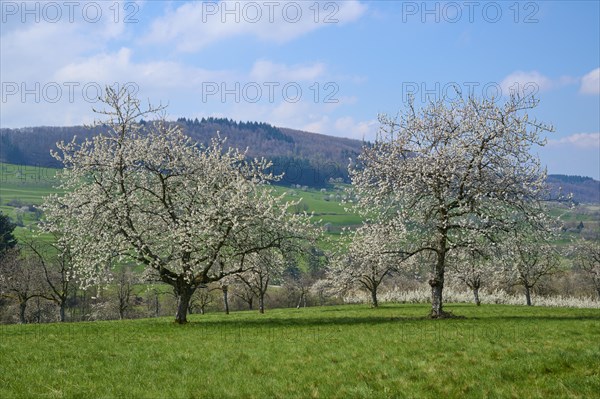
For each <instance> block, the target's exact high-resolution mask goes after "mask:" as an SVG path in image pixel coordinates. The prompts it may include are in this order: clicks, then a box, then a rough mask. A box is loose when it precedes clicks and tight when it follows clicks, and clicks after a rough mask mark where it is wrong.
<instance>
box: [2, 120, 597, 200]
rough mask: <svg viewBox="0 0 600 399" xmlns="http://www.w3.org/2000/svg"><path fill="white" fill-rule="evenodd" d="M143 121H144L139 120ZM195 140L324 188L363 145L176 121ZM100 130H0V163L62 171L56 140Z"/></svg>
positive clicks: (555, 181)
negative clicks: (215, 143)
mask: <svg viewBox="0 0 600 399" xmlns="http://www.w3.org/2000/svg"><path fill="white" fill-rule="evenodd" d="M143 123H145V122H143ZM173 123H177V124H179V125H180V126H181V127H182V128H183V130H184V131H185V133H186V134H188V135H190V136H191V137H192V138H193V139H194V140H196V141H198V142H201V143H207V142H208V141H209V140H210V139H211V138H212V137H214V136H215V135H216V134H217V131H218V132H220V134H221V136H222V137H227V140H228V145H230V146H232V147H237V148H240V149H248V156H250V157H265V158H267V159H269V160H271V161H272V162H273V170H274V172H275V173H276V174H280V173H284V178H283V181H282V183H283V184H285V185H301V186H310V187H317V188H320V187H325V186H327V185H328V182H329V180H330V179H331V178H334V179H337V178H342V179H343V180H345V181H346V182H348V170H347V167H348V163H349V161H350V159H355V158H356V157H357V156H358V154H359V153H360V151H361V148H362V145H363V144H364V143H363V142H361V141H359V140H352V139H348V138H341V137H333V136H327V135H323V134H316V133H309V132H304V131H299V130H293V129H287V128H279V127H274V126H271V125H269V124H267V123H261V122H236V121H233V120H231V119H224V118H208V119H204V118H203V119H202V120H198V119H194V120H192V119H186V118H180V119H178V120H177V121H176V122H173ZM102 130H103V128H102V127H97V128H94V129H88V128H85V127H83V126H72V127H48V126H39V127H30V128H21V129H6V128H5V129H0V162H6V163H11V164H16V165H32V166H43V167H54V168H56V167H61V165H60V164H59V162H58V161H56V160H55V159H54V158H52V157H51V156H50V149H54V148H56V147H55V144H56V142H58V141H70V140H72V139H73V137H74V136H77V139H78V140H83V139H85V138H88V137H92V136H93V135H95V134H98V133H99V132H101V131H102ZM548 184H549V185H550V190H551V193H552V198H556V197H557V195H558V193H559V192H560V193H562V194H564V193H573V199H574V200H575V201H576V202H583V203H600V181H597V180H593V179H592V178H589V177H581V176H565V175H549V176H548Z"/></svg>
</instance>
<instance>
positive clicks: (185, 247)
mask: <svg viewBox="0 0 600 399" xmlns="http://www.w3.org/2000/svg"><path fill="white" fill-rule="evenodd" d="M102 103H103V104H104V105H105V106H106V109H103V110H99V111H97V112H99V113H100V114H102V115H104V116H105V117H107V120H105V121H103V122H101V123H102V124H103V126H105V127H106V129H107V132H106V133H103V134H99V135H97V136H95V137H94V138H92V139H88V140H86V141H85V142H83V143H81V144H77V143H76V142H75V141H72V142H70V143H67V144H65V143H59V144H58V148H59V150H60V152H61V154H58V153H53V155H54V156H55V157H56V158H57V159H58V160H60V161H62V162H63V164H64V165H65V168H64V170H63V172H62V173H61V179H62V184H61V186H60V188H61V189H62V191H63V192H65V194H63V195H53V196H50V197H48V198H47V199H46V202H45V207H44V210H45V212H46V215H47V223H46V225H45V228H46V230H47V231H55V232H59V233H61V234H62V235H63V237H64V239H65V240H66V241H67V242H68V244H69V247H70V248H71V249H72V251H73V253H72V256H73V261H74V265H75V266H76V270H77V275H78V277H79V279H80V280H81V281H82V283H83V284H84V286H85V285H89V284H93V283H98V282H102V281H103V279H104V275H105V274H106V270H105V269H106V267H105V266H103V265H107V264H108V260H109V258H111V257H112V255H113V252H115V253H117V255H118V259H117V260H119V261H126V260H128V259H129V260H132V261H134V262H136V263H138V264H141V265H144V266H145V268H146V269H153V270H154V271H155V272H156V274H158V276H159V278H160V280H161V281H162V282H164V283H166V284H169V285H170V286H172V287H173V290H174V293H175V296H176V298H177V312H176V316H175V321H176V322H177V323H186V322H187V313H188V307H189V301H190V298H191V296H192V295H193V293H194V291H195V290H196V289H197V288H198V287H200V286H203V285H206V284H208V283H210V282H213V281H219V280H221V279H223V278H224V277H226V276H229V275H233V274H236V273H241V272H244V271H245V270H247V266H246V262H245V260H246V258H247V256H248V255H250V254H252V253H257V252H260V251H263V250H265V249H268V248H275V247H280V246H281V245H283V244H284V243H285V242H286V241H293V240H301V239H304V238H305V237H307V235H308V234H309V230H310V229H309V226H310V223H309V217H308V216H307V215H306V214H292V213H291V212H288V209H289V208H290V207H292V206H294V205H295V203H293V202H285V203H284V202H283V200H282V198H283V196H279V197H278V196H275V195H274V193H273V192H272V190H270V189H269V188H268V185H267V184H268V183H269V182H270V181H274V180H277V179H278V178H279V177H278V176H273V175H272V174H271V173H269V172H268V169H269V167H270V163H269V162H267V161H266V160H264V159H261V160H257V159H255V160H251V161H250V160H247V159H246V155H245V154H244V153H241V152H239V151H237V150H234V149H231V148H230V149H225V148H224V147H223V144H224V140H223V139H221V138H220V137H217V138H215V139H213V140H212V141H211V142H210V144H209V145H208V146H204V145H200V144H197V143H195V142H193V141H192V140H191V139H190V138H189V137H187V136H185V135H184V134H183V133H182V132H181V130H180V127H179V126H178V125H177V124H170V123H167V122H166V121H164V119H161V118H160V115H159V113H160V112H162V111H163V110H164V108H163V107H151V106H149V107H148V108H146V109H142V106H141V103H140V101H139V100H137V99H136V98H134V97H132V96H131V95H130V93H128V92H127V90H126V89H123V90H120V91H115V90H113V89H111V88H107V90H106V94H105V96H104V97H103V98H102ZM152 114H156V115H157V116H159V118H158V120H156V121H154V122H146V123H143V124H142V123H139V121H140V119H141V118H144V119H146V118H147V117H148V116H149V115H152Z"/></svg>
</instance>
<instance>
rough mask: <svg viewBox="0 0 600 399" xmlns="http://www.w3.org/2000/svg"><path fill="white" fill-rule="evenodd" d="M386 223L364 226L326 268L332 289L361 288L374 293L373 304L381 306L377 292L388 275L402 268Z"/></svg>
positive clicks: (341, 291)
mask: <svg viewBox="0 0 600 399" xmlns="http://www.w3.org/2000/svg"><path fill="white" fill-rule="evenodd" d="M387 233H388V232H387V231H386V229H385V228H383V226H379V225H364V226H362V227H361V228H359V229H358V230H357V231H356V232H354V233H353V235H352V241H351V243H350V246H349V248H348V250H347V252H340V253H339V254H338V255H337V256H336V257H335V258H334V261H333V262H332V264H331V265H330V267H329V268H328V269H327V271H326V281H327V282H329V286H330V291H331V292H334V293H339V294H341V293H345V292H348V291H350V290H352V289H355V288H359V289H363V290H366V291H367V292H368V293H369V294H370V296H371V305H372V306H373V307H378V306H379V301H378V298H377V293H378V290H379V287H380V285H381V283H382V282H383V280H384V279H385V278H386V277H389V276H391V275H392V274H393V273H395V272H397V271H398V268H399V264H400V262H401V260H402V259H400V258H399V257H398V255H397V253H396V250H397V248H398V247H397V246H394V245H393V244H392V243H393V238H394V237H390V236H389V235H388V234H387Z"/></svg>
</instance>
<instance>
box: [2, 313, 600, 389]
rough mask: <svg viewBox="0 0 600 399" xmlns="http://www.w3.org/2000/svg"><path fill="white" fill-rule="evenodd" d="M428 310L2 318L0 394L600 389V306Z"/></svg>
mask: <svg viewBox="0 0 600 399" xmlns="http://www.w3.org/2000/svg"><path fill="white" fill-rule="evenodd" d="M427 308H428V306H427V305H386V306H384V307H382V308H380V309H370V308H367V307H365V306H350V305H348V306H338V307H321V308H305V309H298V310H296V309H292V310H290V309H280V310H273V311H269V312H268V313H267V314H265V315H259V314H258V313H251V312H238V313H233V314H230V315H224V314H207V315H203V316H200V315H193V316H190V318H191V321H192V322H191V323H190V324H188V325H185V326H179V325H175V324H173V323H172V321H171V320H170V319H145V320H127V321H112V322H86V323H68V324H62V325H61V324H38V325H4V326H0V360H1V361H0V397H2V398H6V399H8V398H24V397H45V398H78V397H93V398H164V397H169V398H216V397H219V398H227V397H243V398H265V397H274V398H310V397H313V398H389V397H413V398H414V397H419V398H482V397H503V398H508V397H514V398H548V397H564V398H592V397H598V396H597V395H598V392H600V363H599V362H598V359H600V346H599V345H598V342H600V311H598V310H597V309H596V310H593V309H585V310H583V309H556V308H554V309H552V308H527V307H515V306H502V305H488V306H482V307H475V306H472V305H448V309H450V310H452V311H454V312H455V313H457V314H460V315H464V316H467V318H466V319H451V320H430V319H426V318H423V317H422V316H423V315H424V314H426V313H427V310H428V309H427Z"/></svg>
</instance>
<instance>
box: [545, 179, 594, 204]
mask: <svg viewBox="0 0 600 399" xmlns="http://www.w3.org/2000/svg"><path fill="white" fill-rule="evenodd" d="M548 184H549V185H550V188H551V190H552V197H553V198H556V196H557V195H559V194H566V193H572V194H573V200H575V201H577V202H587V203H599V202H600V181H598V180H594V179H592V178H591V177H585V176H567V175H548Z"/></svg>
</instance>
